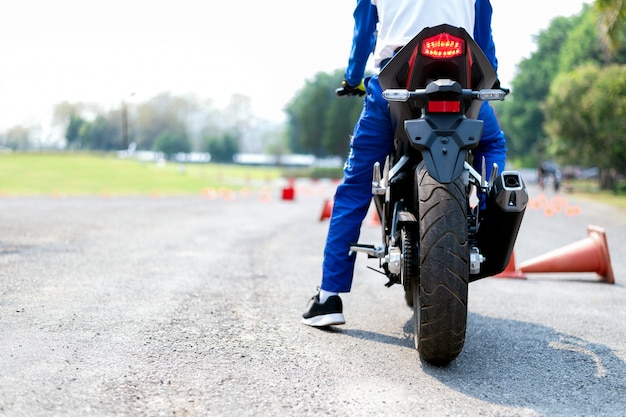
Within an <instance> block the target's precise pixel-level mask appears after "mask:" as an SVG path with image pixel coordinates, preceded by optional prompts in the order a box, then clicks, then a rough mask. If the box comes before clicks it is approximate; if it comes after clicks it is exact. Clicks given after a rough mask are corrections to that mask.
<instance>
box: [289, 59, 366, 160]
mask: <svg viewBox="0 0 626 417" xmlns="http://www.w3.org/2000/svg"><path fill="white" fill-rule="evenodd" d="M342 79H343V71H341V70H336V71H335V72H334V73H332V74H325V73H318V74H317V75H316V76H315V78H314V79H313V80H307V81H306V84H305V86H304V88H303V89H302V90H301V91H299V92H298V93H297V94H296V96H295V97H294V99H293V100H292V101H291V103H290V104H289V105H288V106H287V109H286V112H287V115H288V119H289V126H288V129H289V132H288V135H289V136H288V137H289V146H290V148H291V149H292V150H293V151H294V152H296V153H312V154H314V155H316V156H328V155H340V156H343V155H346V154H347V151H348V149H349V145H350V140H349V137H350V134H351V133H352V131H353V129H354V124H355V123H356V121H357V119H358V116H359V114H360V112H361V109H362V107H363V101H362V99H360V98H357V97H342V98H338V97H337V96H336V95H335V89H336V88H337V87H339V85H340V82H341V80H342Z"/></svg>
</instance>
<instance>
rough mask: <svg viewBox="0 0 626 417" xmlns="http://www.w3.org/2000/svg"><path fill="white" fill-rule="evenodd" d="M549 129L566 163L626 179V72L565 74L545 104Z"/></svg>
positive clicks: (617, 68) (592, 68)
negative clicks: (618, 173) (577, 162)
mask: <svg viewBox="0 0 626 417" xmlns="http://www.w3.org/2000/svg"><path fill="white" fill-rule="evenodd" d="M546 114H547V116H548V123H546V129H547V130H548V132H550V134H551V136H552V138H553V140H552V142H551V146H552V148H553V150H554V153H556V154H558V155H561V156H563V157H564V159H565V160H568V161H573V160H578V161H580V162H579V163H582V164H586V165H593V166H597V167H599V168H601V169H605V170H609V169H612V168H613V169H617V170H618V172H620V173H621V174H626V124H625V123H624V120H625V118H626V66H625V65H612V66H608V67H604V68H600V67H598V66H597V65H587V66H584V67H579V68H577V69H576V70H574V71H572V72H569V73H564V74H561V75H560V76H559V77H558V78H557V79H556V80H555V82H554V85H553V87H552V89H551V91H550V96H549V98H548V100H547V102H546Z"/></svg>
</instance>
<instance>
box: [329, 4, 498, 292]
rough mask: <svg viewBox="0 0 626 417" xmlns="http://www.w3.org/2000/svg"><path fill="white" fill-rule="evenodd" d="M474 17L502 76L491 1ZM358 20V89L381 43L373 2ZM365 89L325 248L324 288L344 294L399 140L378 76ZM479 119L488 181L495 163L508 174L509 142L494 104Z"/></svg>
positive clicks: (353, 73) (351, 78) (354, 58)
mask: <svg viewBox="0 0 626 417" xmlns="http://www.w3.org/2000/svg"><path fill="white" fill-rule="evenodd" d="M380 1H382V0H379V2H380ZM413 1H415V0H413ZM441 1H442V0H439V2H441ZM439 2H438V3H439ZM474 14H475V15H474V31H473V38H474V40H475V41H476V43H477V44H478V45H479V46H480V47H481V49H482V50H483V51H484V52H485V54H486V55H487V57H488V58H489V60H490V61H491V63H492V65H493V66H494V68H495V69H496V70H497V65H498V61H497V59H496V56H495V45H494V42H493V38H492V34H491V15H492V8H491V4H490V2H489V0H476V1H475V2H474ZM354 20H355V25H354V39H353V46H352V50H351V54H350V59H349V64H348V68H347V70H346V82H347V83H348V84H350V85H352V86H356V85H358V84H360V82H361V80H362V79H363V75H364V71H365V64H366V62H367V59H368V56H369V54H370V53H371V52H372V48H373V46H374V43H375V42H374V41H375V37H374V36H375V33H376V26H377V22H378V11H377V8H376V6H374V5H372V4H371V3H370V0H357V6H356V9H355V12H354ZM441 23H446V22H441ZM416 34H417V33H415V34H414V35H416ZM379 40H380V39H379ZM365 85H366V91H367V95H366V96H365V98H364V105H363V110H362V112H361V116H360V118H359V120H358V122H357V123H356V125H355V127H354V133H353V136H352V139H351V143H350V154H349V155H348V158H347V160H346V163H345V166H344V177H343V180H342V182H341V183H340V184H339V186H338V187H337V190H336V192H335V197H334V205H333V210H332V215H331V219H330V225H329V230H328V236H327V240H326V246H325V248H324V260H323V264H322V282H321V288H322V289H323V290H325V291H330V292H337V293H342V292H349V291H350V289H351V286H352V277H353V272H354V262H355V256H356V255H355V254H350V253H349V252H350V244H351V243H354V242H357V241H358V239H359V234H360V231H361V224H362V222H363V220H364V219H365V216H366V215H367V212H368V209H369V206H370V203H371V198H372V168H373V166H374V163H376V162H379V163H380V164H381V165H382V164H383V163H384V160H385V157H386V156H387V155H388V154H389V153H391V151H392V149H393V136H394V134H393V129H392V125H391V119H390V115H389V108H388V103H387V101H386V100H385V99H384V98H383V97H382V90H381V87H380V84H379V82H378V76H377V75H374V76H372V77H371V78H369V79H367V80H366V81H365ZM478 118H479V119H480V120H483V122H484V125H483V126H484V127H483V135H482V137H481V140H480V143H479V145H478V147H477V148H476V149H474V156H475V161H477V163H480V161H481V160H482V157H483V156H484V157H485V160H486V165H487V176H489V172H490V167H491V166H492V164H493V163H496V164H497V165H498V170H499V172H502V170H503V169H504V165H505V159H506V142H505V138H504V134H503V133H502V131H501V130H500V126H499V124H498V121H497V119H496V115H495V113H494V111H493V109H492V107H491V106H490V105H489V103H487V102H485V103H483V105H482V107H481V110H480V112H479V116H478Z"/></svg>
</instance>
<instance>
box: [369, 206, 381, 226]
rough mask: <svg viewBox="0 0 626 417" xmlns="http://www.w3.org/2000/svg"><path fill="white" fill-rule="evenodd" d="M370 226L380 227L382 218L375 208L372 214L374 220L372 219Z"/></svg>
mask: <svg viewBox="0 0 626 417" xmlns="http://www.w3.org/2000/svg"><path fill="white" fill-rule="evenodd" d="M370 226H380V216H379V215H378V211H376V208H374V210H373V212H372V218H371V219H370Z"/></svg>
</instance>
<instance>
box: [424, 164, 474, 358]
mask: <svg viewBox="0 0 626 417" xmlns="http://www.w3.org/2000/svg"><path fill="white" fill-rule="evenodd" d="M415 172H416V177H417V178H416V184H417V187H418V188H417V190H418V199H417V205H418V210H419V216H420V219H419V262H420V273H419V278H417V279H416V280H415V281H414V283H415V285H414V286H413V289H414V290H413V310H414V324H415V347H416V349H417V350H418V352H419V354H420V356H421V357H422V359H423V360H425V361H426V362H429V363H432V364H434V365H446V364H448V363H449V362H450V361H452V360H454V359H455V358H456V357H457V356H458V355H459V353H461V350H462V349H463V345H464V344H465V330H466V326H467V297H468V282H469V249H468V241H467V217H466V207H467V202H466V201H467V191H466V189H465V187H464V185H463V183H462V181H461V179H460V178H457V179H456V180H455V181H454V182H452V183H450V184H440V183H439V182H437V181H436V180H434V179H433V178H432V177H431V176H430V174H429V173H428V170H427V169H426V165H425V163H424V161H422V162H420V164H419V165H418V166H417V168H416V171H415Z"/></svg>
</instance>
